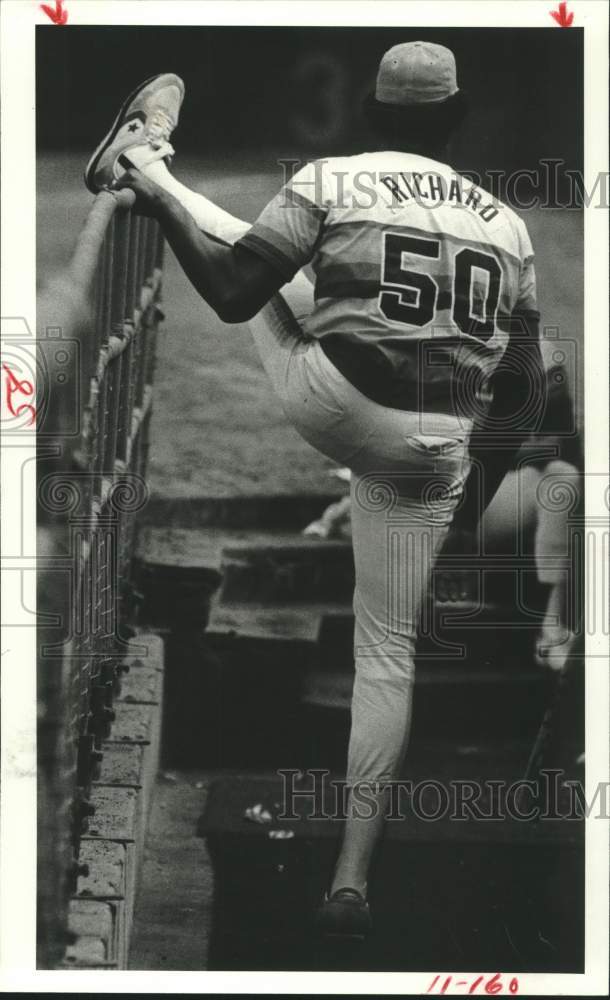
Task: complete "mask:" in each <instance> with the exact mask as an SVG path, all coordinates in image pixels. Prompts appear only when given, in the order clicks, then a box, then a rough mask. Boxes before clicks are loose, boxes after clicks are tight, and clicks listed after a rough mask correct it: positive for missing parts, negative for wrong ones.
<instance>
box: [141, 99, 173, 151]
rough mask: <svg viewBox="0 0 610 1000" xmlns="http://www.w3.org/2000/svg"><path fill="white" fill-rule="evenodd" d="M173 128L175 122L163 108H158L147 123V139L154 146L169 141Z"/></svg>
mask: <svg viewBox="0 0 610 1000" xmlns="http://www.w3.org/2000/svg"><path fill="white" fill-rule="evenodd" d="M173 127H174V122H173V121H172V119H171V118H170V117H169V115H168V114H166V112H165V111H163V110H162V109H161V108H157V109H156V110H155V111H153V113H152V115H151V116H150V118H149V119H148V121H147V122H146V138H147V139H148V140H149V142H150V143H151V145H153V146H154V145H155V144H156V143H162V142H165V141H166V140H167V139H169V137H170V135H171V133H172V129H173Z"/></svg>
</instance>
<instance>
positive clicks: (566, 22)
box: [549, 0, 574, 28]
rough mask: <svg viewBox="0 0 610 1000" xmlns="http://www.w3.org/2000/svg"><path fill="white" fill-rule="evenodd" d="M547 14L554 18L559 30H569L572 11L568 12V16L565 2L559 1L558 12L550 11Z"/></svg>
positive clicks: (563, 0) (572, 15) (564, 0)
mask: <svg viewBox="0 0 610 1000" xmlns="http://www.w3.org/2000/svg"><path fill="white" fill-rule="evenodd" d="M549 14H550V15H551V17H553V18H555V20H556V21H557V24H558V25H559V27H560V28H569V27H570V25H571V24H572V21H573V20H574V11H570V13H569V14H568V5H567V3H566V0H561V3H560V4H559V10H550V11H549Z"/></svg>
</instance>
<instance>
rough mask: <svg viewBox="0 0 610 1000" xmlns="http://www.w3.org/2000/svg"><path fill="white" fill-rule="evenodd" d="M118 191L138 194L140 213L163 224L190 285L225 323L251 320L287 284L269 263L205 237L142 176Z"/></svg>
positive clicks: (133, 174)
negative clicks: (125, 190)
mask: <svg viewBox="0 0 610 1000" xmlns="http://www.w3.org/2000/svg"><path fill="white" fill-rule="evenodd" d="M116 186H117V187H130V188H131V189H132V190H134V191H135V193H136V195H137V198H138V204H139V206H140V208H141V209H142V210H143V211H145V212H146V213H147V214H150V215H152V216H153V217H154V218H155V219H157V220H158V222H159V223H160V225H161V227H162V229H163V233H164V235H165V238H166V239H167V242H168V243H169V245H170V246H171V248H172V250H173V251H174V253H175V254H176V257H177V258H178V261H179V263H180V264H181V266H182V268H183V270H184V272H185V274H186V276H187V277H188V278H189V280H190V282H191V284H192V285H193V286H194V288H195V289H196V290H197V291H198V292H199V294H200V295H201V297H202V298H204V299H205V301H206V302H207V303H208V304H209V305H210V306H211V307H212V309H214V311H215V312H216V313H217V314H218V316H219V317H220V319H222V320H224V322H226V323H240V322H245V321H246V320H248V319H251V318H252V316H255V315H256V314H257V312H259V310H260V309H261V308H262V307H263V306H264V305H265V303H266V302H268V301H269V299H270V298H271V296H272V295H274V294H275V292H277V291H278V289H279V288H281V286H282V285H283V284H284V283H285V281H286V279H285V277H284V276H283V275H282V274H281V273H280V272H279V271H278V270H277V268H274V267H273V266H272V265H271V264H270V263H269V262H268V261H267V260H264V259H263V258H262V257H260V256H257V255H256V254H254V253H252V252H251V251H249V250H247V249H246V248H245V247H241V246H230V245H229V244H225V243H222V242H220V241H219V240H216V239H214V238H213V237H211V236H208V235H207V234H206V233H204V232H202V231H201V230H200V229H199V228H198V226H197V224H196V223H195V221H194V219H193V217H192V216H191V215H190V213H189V212H187V210H186V209H185V208H184V207H183V206H182V205H181V204H180V202H179V201H178V200H177V199H176V198H174V196H173V195H171V194H169V193H168V192H167V191H164V190H163V189H162V188H161V187H159V185H158V184H154V183H153V182H152V181H149V180H148V179H147V178H146V177H145V176H144V175H143V174H142V173H140V172H139V171H128V173H127V174H125V175H124V176H123V177H121V179H120V180H119V181H118V182H117V185H116Z"/></svg>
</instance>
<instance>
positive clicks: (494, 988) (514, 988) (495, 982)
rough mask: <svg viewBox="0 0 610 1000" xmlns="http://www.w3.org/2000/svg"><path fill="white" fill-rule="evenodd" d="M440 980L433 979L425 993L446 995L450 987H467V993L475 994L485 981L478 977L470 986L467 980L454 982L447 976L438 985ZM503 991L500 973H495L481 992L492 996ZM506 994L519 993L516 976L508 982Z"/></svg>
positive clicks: (437, 978)
mask: <svg viewBox="0 0 610 1000" xmlns="http://www.w3.org/2000/svg"><path fill="white" fill-rule="evenodd" d="M440 978H441V977H440V975H438V976H435V977H434V979H433V980H432V982H431V983H430V985H429V987H428V989H427V990H426V993H432V992H434V993H436V992H438V993H446V992H447V990H448V989H449V987H450V986H453V987H456V986H469V989H468V993H469V994H470V993H476V991H477V990H478V988H479V986H481V983H482V982H483V980H484V979H485V976H478V977H477V979H474V980H473V981H472V982H471V983H470V984H469V983H468V980H467V979H458V980H456V981H455V982H454V979H453V976H447V977H446V978H445V979H444V980H443V982H442V983H441V984H439V980H440ZM503 989H504V983H503V982H502V979H501V976H500V973H499V972H496V974H495V975H494V976H491V977H490V978H489V979H488V980H487V982H486V983H485V985H484V987H483V992H485V993H487V994H492V995H494V994H496V993H501V992H502V990H503ZM508 992H509V993H512V994H513V995H514V994H515V993H518V992H519V980H518V979H517V977H516V976H513V978H512V979H511V980H510V982H509V984H508Z"/></svg>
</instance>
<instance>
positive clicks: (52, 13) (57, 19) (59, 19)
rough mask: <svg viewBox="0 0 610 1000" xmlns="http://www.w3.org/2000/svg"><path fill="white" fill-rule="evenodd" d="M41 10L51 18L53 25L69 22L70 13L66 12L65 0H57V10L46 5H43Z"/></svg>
mask: <svg viewBox="0 0 610 1000" xmlns="http://www.w3.org/2000/svg"><path fill="white" fill-rule="evenodd" d="M40 9H41V10H44V12H45V14H46V15H47V17H50V18H51V20H52V21H53V24H65V23H66V22H67V20H68V11H67V10H64V0H55V10H53V8H52V7H49V6H48V4H46V3H41V5H40Z"/></svg>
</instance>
